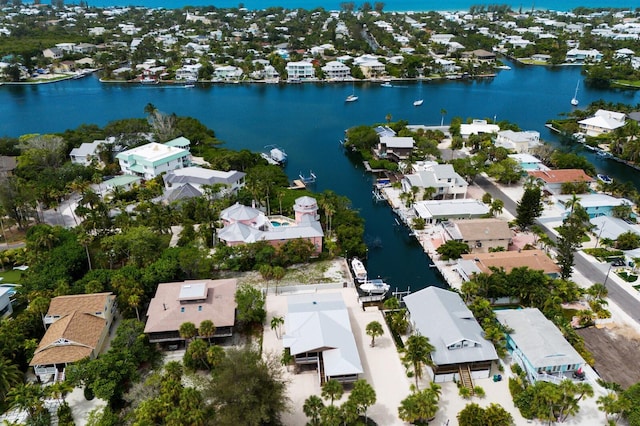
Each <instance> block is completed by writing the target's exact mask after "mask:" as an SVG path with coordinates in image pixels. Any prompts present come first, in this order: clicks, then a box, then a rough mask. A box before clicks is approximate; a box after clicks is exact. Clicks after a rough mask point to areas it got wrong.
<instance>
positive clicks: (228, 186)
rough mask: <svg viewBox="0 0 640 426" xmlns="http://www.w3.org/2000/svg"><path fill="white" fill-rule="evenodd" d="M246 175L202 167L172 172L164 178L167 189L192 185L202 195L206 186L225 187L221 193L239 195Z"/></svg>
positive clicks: (233, 171)
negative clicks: (218, 185)
mask: <svg viewBox="0 0 640 426" xmlns="http://www.w3.org/2000/svg"><path fill="white" fill-rule="evenodd" d="M245 176H246V173H243V172H238V171H236V170H229V171H226V172H225V171H221V170H211V169H205V168H202V167H185V168H182V169H176V170H170V171H168V172H167V174H166V175H165V176H164V183H165V186H166V188H167V189H176V188H180V187H181V186H183V185H191V186H192V187H194V188H195V189H197V190H198V191H199V192H200V193H203V192H204V185H208V186H212V185H217V184H220V185H223V186H224V188H223V190H222V191H221V192H223V193H225V194H229V193H237V192H238V190H239V189H240V188H242V187H243V186H244V184H245V180H244V178H245Z"/></svg>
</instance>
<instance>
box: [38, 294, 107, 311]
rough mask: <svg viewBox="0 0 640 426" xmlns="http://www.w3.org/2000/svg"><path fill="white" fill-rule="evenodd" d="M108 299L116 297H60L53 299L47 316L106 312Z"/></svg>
mask: <svg viewBox="0 0 640 426" xmlns="http://www.w3.org/2000/svg"><path fill="white" fill-rule="evenodd" d="M107 297H115V296H114V295H113V294H112V293H93V294H74V295H71V296H58V297H54V298H53V299H51V304H50V305H49V311H47V315H51V316H53V315H60V316H62V315H66V314H70V313H72V312H75V311H80V312H86V313H91V314H95V313H96V312H104V310H105V307H106V306H107Z"/></svg>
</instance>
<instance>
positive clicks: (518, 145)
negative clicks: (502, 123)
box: [495, 130, 540, 154]
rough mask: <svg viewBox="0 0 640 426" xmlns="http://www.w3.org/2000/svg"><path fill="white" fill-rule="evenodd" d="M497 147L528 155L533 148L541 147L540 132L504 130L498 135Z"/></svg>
mask: <svg viewBox="0 0 640 426" xmlns="http://www.w3.org/2000/svg"><path fill="white" fill-rule="evenodd" d="M495 145H496V146H501V147H504V148H507V149H509V150H512V151H514V152H516V153H518V154H522V153H528V152H529V150H530V149H531V148H535V147H537V146H539V145H540V132H537V131H535V130H528V131H526V132H514V131H513V130H502V131H500V132H498V133H497V134H496V139H495Z"/></svg>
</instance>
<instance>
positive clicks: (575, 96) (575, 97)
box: [571, 81, 580, 106]
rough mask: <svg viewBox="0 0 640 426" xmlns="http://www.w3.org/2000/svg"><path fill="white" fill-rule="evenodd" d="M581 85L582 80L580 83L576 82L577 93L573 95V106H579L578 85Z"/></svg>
mask: <svg viewBox="0 0 640 426" xmlns="http://www.w3.org/2000/svg"><path fill="white" fill-rule="evenodd" d="M579 86H580V81H578V84H576V93H575V94H574V95H573V98H571V105H573V106H578V103H579V102H578V87H579Z"/></svg>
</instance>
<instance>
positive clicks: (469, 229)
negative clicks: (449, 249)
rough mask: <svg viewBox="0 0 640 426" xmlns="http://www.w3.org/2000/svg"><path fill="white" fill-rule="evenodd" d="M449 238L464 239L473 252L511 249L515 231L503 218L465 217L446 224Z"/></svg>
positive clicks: (446, 235) (446, 232)
mask: <svg viewBox="0 0 640 426" xmlns="http://www.w3.org/2000/svg"><path fill="white" fill-rule="evenodd" d="M444 230H445V238H446V239H447V240H456V241H462V242H464V243H467V244H468V245H469V248H470V249H471V252H472V253H487V252H489V250H490V249H496V248H498V247H503V248H504V249H505V250H508V249H509V245H510V244H511V238H512V236H513V233H512V232H511V229H510V228H509V223H508V222H507V221H506V220H502V219H463V220H452V221H450V222H446V223H445V224H444Z"/></svg>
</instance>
